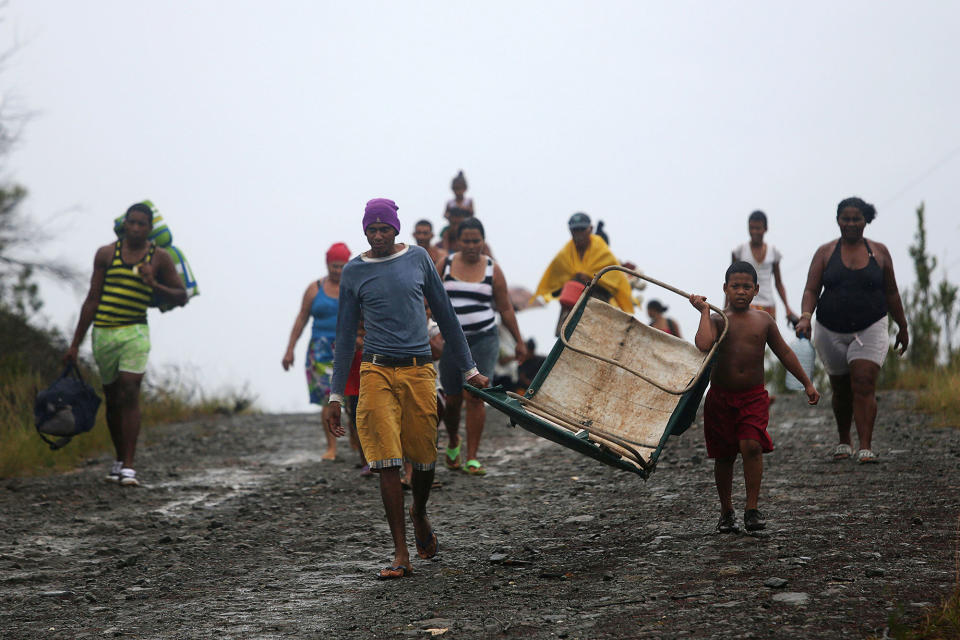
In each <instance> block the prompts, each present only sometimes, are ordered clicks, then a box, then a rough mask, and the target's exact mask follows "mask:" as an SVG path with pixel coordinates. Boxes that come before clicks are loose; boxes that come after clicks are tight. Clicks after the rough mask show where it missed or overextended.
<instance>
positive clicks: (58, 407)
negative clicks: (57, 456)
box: [33, 362, 100, 451]
mask: <svg viewBox="0 0 960 640" xmlns="http://www.w3.org/2000/svg"><path fill="white" fill-rule="evenodd" d="M99 408H100V396H98V395H97V392H96V391H94V390H93V387H91V386H90V385H89V384H87V383H86V382H84V380H83V378H82V377H81V375H80V370H79V369H77V365H76V364H75V363H73V362H71V363H70V364H68V365H67V368H66V369H64V370H63V373H62V374H60V377H59V378H57V379H56V380H55V381H54V383H53V384H51V385H50V386H49V387H47V388H46V389H44V390H43V391H41V392H39V393H38V394H37V399H36V400H35V401H34V403H33V417H34V424H35V425H36V427H37V433H39V434H40V437H41V438H43V441H44V442H46V443H47V444H48V445H50V449H52V450H53V451H56V450H57V449H59V448H61V447H63V446H65V445H66V444H67V443H68V442H70V440H71V439H72V438H73V437H74V436H77V435H80V434H81V433H86V432H87V431H90V429H93V425H94V424H95V423H96V421H97V410H98V409H99ZM47 436H54V437H56V438H57V440H51V439H50V438H48V437H47Z"/></svg>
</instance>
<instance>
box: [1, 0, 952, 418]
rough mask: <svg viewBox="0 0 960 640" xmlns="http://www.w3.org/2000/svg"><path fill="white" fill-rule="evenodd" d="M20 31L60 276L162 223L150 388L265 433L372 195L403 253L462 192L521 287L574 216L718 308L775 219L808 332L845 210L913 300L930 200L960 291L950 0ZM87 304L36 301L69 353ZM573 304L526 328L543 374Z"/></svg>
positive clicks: (477, 6)
mask: <svg viewBox="0 0 960 640" xmlns="http://www.w3.org/2000/svg"><path fill="white" fill-rule="evenodd" d="M3 18H4V23H3V24H2V27H0V28H2V40H0V42H6V43H11V44H15V45H16V46H17V47H18V50H17V52H16V55H15V56H14V57H13V58H12V59H10V60H9V61H8V62H7V64H6V67H5V68H4V69H3V70H2V81H3V82H2V87H3V97H4V99H5V100H6V101H7V103H6V105H7V107H8V108H9V107H11V106H21V107H25V108H28V109H30V110H32V111H35V112H36V115H35V117H34V118H33V120H32V121H31V122H30V123H29V124H28V126H27V128H26V130H25V131H24V133H23V135H22V139H21V142H20V144H19V146H18V148H17V149H16V151H15V153H14V154H13V156H12V158H10V159H9V163H8V164H7V166H6V167H5V169H6V171H7V173H8V174H9V175H10V176H11V177H13V178H14V179H16V180H17V181H19V182H20V183H22V184H23V185H24V186H26V187H27V188H28V189H29V190H30V198H29V200H28V201H27V204H26V207H25V211H26V213H27V214H28V215H29V216H30V217H31V218H32V219H33V220H34V221H35V222H37V223H38V224H41V225H44V226H45V227H46V228H47V229H48V230H50V231H51V232H52V233H54V234H56V239H55V240H54V241H53V242H51V243H49V244H47V245H45V250H46V251H47V253H48V254H49V255H51V256H54V257H60V258H62V259H65V260H67V261H68V262H70V263H72V264H74V265H76V266H77V267H79V268H81V269H83V271H84V274H85V276H84V277H87V276H88V275H89V272H90V270H91V267H92V261H93V254H94V251H95V249H96V247H97V246H99V245H102V244H104V243H106V242H108V241H110V240H111V221H112V219H113V218H114V217H115V216H117V215H120V214H121V213H122V212H123V211H124V210H125V209H126V207H127V206H128V205H130V204H131V203H133V202H135V201H137V200H141V199H143V198H151V199H153V200H154V202H155V203H156V204H157V205H158V207H159V208H160V210H161V212H162V213H163V214H164V217H165V218H166V219H167V221H168V222H169V224H170V225H171V227H172V229H173V233H174V243H175V244H176V245H177V246H179V247H180V248H181V249H183V250H184V252H185V253H186V254H187V256H188V257H189V259H190V261H191V263H192V265H193V267H194V271H195V273H196V276H197V278H198V280H199V282H200V288H201V291H202V294H201V296H200V297H199V298H197V299H195V300H194V301H192V302H191V303H190V304H189V305H188V306H187V307H186V308H184V309H179V310H177V311H175V312H172V313H169V314H164V315H162V316H161V315H160V314H159V313H153V314H152V315H151V319H150V321H151V327H152V335H153V341H154V351H153V353H152V354H151V361H152V363H153V364H154V365H156V366H164V365H167V364H173V363H175V364H178V365H181V366H186V367H188V368H191V369H193V370H195V371H196V372H197V375H198V377H200V379H201V380H202V381H203V384H204V386H205V387H206V388H207V389H208V390H211V391H215V390H219V389H225V388H229V387H239V386H241V385H242V384H244V383H245V382H246V383H249V385H250V387H251V389H253V390H254V391H255V392H256V393H257V394H258V395H259V397H260V404H261V406H262V407H263V408H266V409H269V410H300V409H305V408H306V407H307V406H308V404H307V393H306V387H305V383H304V380H303V374H302V370H301V366H302V363H303V355H304V351H305V349H306V336H304V337H303V338H301V341H300V343H299V344H298V346H297V352H296V354H297V363H296V371H291V372H288V373H284V372H283V371H282V369H281V366H280V360H281V358H282V356H283V351H284V347H285V344H286V340H287V337H288V335H289V331H290V328H291V325H292V323H293V319H294V316H295V314H296V312H297V309H298V305H299V301H300V298H301V296H302V293H303V290H304V289H305V287H306V286H307V284H308V283H309V282H310V281H311V280H313V279H316V278H317V277H319V276H322V275H323V274H324V272H325V265H324V258H323V256H324V253H325V251H326V249H327V248H328V247H329V245H330V244H332V243H333V242H337V241H344V242H346V243H347V244H348V245H349V246H350V248H351V249H353V250H354V251H360V250H363V249H365V248H367V247H366V245H365V242H364V237H363V234H362V230H361V225H360V219H361V216H362V211H363V205H364V203H365V202H366V200H368V199H369V198H372V197H378V196H383V197H390V198H393V199H394V200H396V201H397V203H398V204H399V206H400V218H401V222H402V224H403V225H404V228H403V230H402V232H401V236H402V237H403V238H405V239H409V232H410V231H412V223H413V222H414V221H415V220H416V219H418V218H421V217H427V218H431V219H432V220H433V221H434V222H435V223H436V224H439V223H440V222H441V221H442V217H441V214H442V209H443V203H444V202H445V201H446V199H447V198H448V197H450V191H449V183H450V180H451V178H452V177H453V176H454V175H455V174H456V172H457V170H459V169H463V170H464V171H465V172H466V175H467V179H468V180H469V183H470V191H469V193H468V195H472V196H473V197H474V198H475V199H476V205H477V214H478V217H479V218H480V219H481V220H482V221H483V222H484V224H485V225H486V227H487V232H488V233H487V236H488V240H489V241H490V243H491V245H492V246H493V248H494V251H495V253H496V256H497V258H498V260H499V261H500V263H501V266H502V267H503V270H504V272H505V274H506V276H507V279H508V281H509V282H510V283H511V284H522V285H525V286H527V287H530V288H533V287H534V286H535V285H536V283H537V281H538V279H539V277H540V275H541V273H542V271H543V269H544V268H545V266H546V265H547V263H548V262H549V260H550V259H551V258H552V256H553V255H554V253H556V251H557V250H558V249H559V248H560V247H561V246H562V245H563V243H564V242H566V240H567V239H568V238H569V234H568V233H567V230H566V225H565V221H566V219H567V217H568V216H569V215H570V214H571V213H573V212H575V211H581V210H582V211H585V212H587V213H588V214H590V215H591V216H592V217H593V218H594V220H597V219H602V220H604V221H605V222H606V228H607V230H608V231H609V233H610V236H611V245H612V248H613V250H614V252H615V253H616V254H617V255H618V257H620V258H621V259H630V260H632V261H634V262H635V263H637V264H638V265H639V266H640V268H641V269H643V270H644V271H646V272H647V273H648V274H650V275H652V276H654V277H657V278H660V279H663V280H666V281H668V282H670V283H672V284H675V285H676V286H678V287H680V288H683V289H686V290H688V291H697V292H702V293H704V294H706V295H707V296H709V297H710V298H711V300H712V301H713V302H720V301H721V300H722V295H721V293H720V285H721V284H722V281H723V270H724V269H725V267H726V265H727V263H728V261H729V256H730V250H731V249H732V248H733V247H734V246H735V245H736V244H739V243H741V242H743V241H745V240H747V234H746V217H747V215H748V214H749V213H750V211H752V210H753V209H758V208H759V209H763V210H764V211H766V212H767V214H768V215H769V217H770V232H769V234H768V236H767V240H768V241H769V242H770V243H772V244H774V245H776V246H777V247H779V248H780V250H781V251H782V252H783V254H784V259H783V264H782V269H783V273H784V276H785V279H786V283H787V287H788V296H789V299H790V302H791V304H793V305H794V306H796V307H799V301H800V294H801V291H802V288H803V283H804V278H805V274H806V269H807V266H808V265H809V261H810V258H811V256H812V254H813V251H814V250H815V248H816V247H817V246H818V245H819V244H821V243H823V242H826V241H828V240H830V239H832V238H835V237H836V236H837V235H838V233H837V229H836V226H835V221H834V215H835V207H836V204H837V202H838V201H839V200H841V199H842V198H844V197H847V196H850V195H859V196H861V197H863V198H864V199H866V200H867V201H869V202H873V203H875V204H876V205H877V209H878V216H877V219H876V221H875V222H874V223H873V224H872V225H870V226H869V227H868V229H867V236H868V237H869V238H873V239H876V240H878V241H881V242H884V243H886V244H887V245H888V246H889V247H890V249H891V251H892V253H893V257H894V265H895V267H896V270H897V275H898V278H899V281H900V285H901V289H902V288H903V287H905V286H907V285H909V284H910V283H911V282H912V279H913V270H912V264H911V262H910V258H909V255H908V253H907V247H908V245H909V244H910V243H911V241H912V237H913V232H914V229H915V218H914V213H913V212H914V208H915V207H916V205H917V204H918V203H919V202H920V201H921V200H924V201H926V204H927V212H928V233H929V242H930V247H931V249H932V251H933V252H934V253H935V254H936V255H937V256H938V258H940V259H941V260H942V261H944V263H945V264H946V265H948V266H951V267H952V268H951V271H950V274H951V275H952V276H953V279H954V280H955V281H956V280H958V279H960V278H958V276H960V249H957V241H958V239H960V221H958V216H957V212H958V210H960V207H958V205H960V193H958V191H957V189H956V185H957V182H958V181H957V177H958V175H960V153H958V151H960V124H958V120H957V114H958V113H960V83H958V82H957V69H958V68H960V64H958V62H960V60H958V57H960V56H958V51H957V44H956V37H957V34H958V33H960V4H958V3H955V2H869V1H864V2H781V3H778V2H707V1H703V2H669V3H664V2H660V3H653V2H589V3H588V2H560V1H550V2H483V3H479V2H476V3H463V2H399V3H397V2H336V3H320V2H283V1H278V2H269V3H267V2H243V1H231V2H226V1H223V2H165V3H157V2H139V1H136V2H134V1H120V0H116V1H112V2H105V1H100V2H96V1H87V2H69V1H66V0H63V1H53V0H11V1H10V2H9V4H8V5H7V8H6V10H5V13H4V15H3ZM64 211H67V212H68V213H64V214H60V215H55V214H56V213H57V212H64ZM83 293H85V292H76V291H73V290H71V289H68V288H65V287H62V286H59V285H56V284H54V283H44V286H43V295H44V297H45V299H46V301H47V306H46V308H45V310H44V313H45V317H46V318H47V319H48V321H49V322H50V323H51V324H53V325H56V326H59V327H61V328H63V329H65V330H66V331H68V332H72V330H73V326H74V324H75V322H76V318H77V314H78V311H79V306H80V303H81V301H82V297H83ZM646 295H647V297H648V298H649V297H659V298H660V299H662V300H663V301H664V302H666V303H667V304H668V305H669V306H671V310H670V314H671V315H674V316H675V317H676V318H677V319H678V320H679V321H680V322H681V325H682V327H683V328H684V330H685V331H686V333H687V334H688V335H689V334H690V333H691V332H692V331H693V330H694V329H695V319H696V315H695V312H694V311H693V310H692V309H691V308H690V307H689V305H688V304H687V303H685V302H684V301H683V300H681V299H679V298H676V297H675V296H673V295H672V294H668V293H663V295H660V292H656V293H653V292H651V291H649V290H648V291H647V293H646ZM556 304H557V303H555V302H554V303H552V305H551V306H550V307H548V308H546V309H544V310H538V311H533V312H524V313H522V314H520V316H519V322H520V326H521V330H522V331H523V332H524V333H526V334H530V335H533V336H535V337H536V338H537V339H538V342H539V343H540V345H541V347H542V349H546V348H549V345H550V344H552V341H553V333H552V328H553V323H554V321H555V318H556V314H557V308H556ZM781 310H782V306H781ZM641 317H642V319H643V320H646V317H645V315H643V314H641ZM308 331H309V329H308ZM88 344H89V343H88Z"/></svg>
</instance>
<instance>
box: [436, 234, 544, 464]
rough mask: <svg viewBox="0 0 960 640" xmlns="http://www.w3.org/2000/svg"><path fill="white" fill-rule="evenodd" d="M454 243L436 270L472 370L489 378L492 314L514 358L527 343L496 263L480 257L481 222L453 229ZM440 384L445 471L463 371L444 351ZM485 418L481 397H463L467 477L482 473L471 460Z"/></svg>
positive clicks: (523, 353) (493, 349) (494, 342)
mask: <svg viewBox="0 0 960 640" xmlns="http://www.w3.org/2000/svg"><path fill="white" fill-rule="evenodd" d="M457 241H458V242H459V246H460V251H458V252H457V253H454V254H452V255H450V256H447V257H446V258H444V259H443V261H442V262H440V263H439V264H438V265H437V268H438V270H439V271H440V277H441V279H442V280H443V286H444V288H445V289H446V291H447V295H448V296H449V297H450V302H451V303H453V310H454V311H456V313H457V319H459V320H460V326H461V327H462V328H463V334H464V335H465V336H466V338H467V344H468V345H469V346H470V353H471V354H472V355H473V359H474V361H475V362H476V363H477V368H478V369H479V370H480V373H482V374H483V375H485V376H487V377H492V376H493V367H494V365H495V364H496V362H497V356H498V355H499V352H500V338H499V336H498V329H497V312H499V313H500V317H501V319H502V321H503V324H504V325H505V326H506V328H507V329H508V330H509V331H510V334H511V335H512V336H513V337H514V339H516V341H517V347H516V355H517V360H519V361H520V362H523V360H525V359H526V357H527V347H526V344H525V343H524V340H523V336H521V335H520V328H519V327H518V326H517V317H516V315H515V314H514V312H513V305H512V304H511V303H510V297H509V295H508V294H507V281H506V278H504V276H503V272H502V271H501V270H500V267H499V265H497V263H496V262H494V261H493V259H492V258H490V257H488V256H485V255H483V247H484V232H483V225H482V224H481V223H480V221H479V220H477V219H476V218H468V219H467V220H464V221H463V222H462V223H461V224H460V226H459V227H458V228H457ZM440 384H441V386H442V387H443V392H444V393H445V394H446V396H447V408H446V412H445V414H444V417H443V422H444V424H445V425H446V427H447V433H448V435H449V442H448V446H447V451H446V454H445V455H444V463H445V464H446V466H447V468H448V469H460V468H461V452H460V445H461V444H462V442H461V438H460V433H459V432H460V408H461V406H462V404H463V375H462V373H461V371H460V369H459V368H457V366H456V364H455V363H454V362H453V359H452V358H448V357H447V353H446V352H444V354H443V355H441V356H440ZM485 418H486V407H485V406H484V404H483V401H482V400H480V399H479V398H476V397H475V396H472V395H467V450H466V454H465V456H464V460H465V462H464V463H463V465H462V468H463V470H464V471H466V472H467V473H468V474H470V475H484V474H485V473H486V470H485V469H484V468H483V465H481V464H480V462H479V460H477V450H478V449H479V448H480V437H481V436H482V435H483V422H484V419H485Z"/></svg>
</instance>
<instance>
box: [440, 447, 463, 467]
mask: <svg viewBox="0 0 960 640" xmlns="http://www.w3.org/2000/svg"><path fill="white" fill-rule="evenodd" d="M462 444H463V441H462V440H461V441H460V442H459V443H458V444H457V446H456V447H454V448H452V449H451V448H450V447H447V452H446V453H445V454H444V456H443V464H445V465H446V467H447V469H451V470H453V471H456V470H457V469H459V468H460V445H462Z"/></svg>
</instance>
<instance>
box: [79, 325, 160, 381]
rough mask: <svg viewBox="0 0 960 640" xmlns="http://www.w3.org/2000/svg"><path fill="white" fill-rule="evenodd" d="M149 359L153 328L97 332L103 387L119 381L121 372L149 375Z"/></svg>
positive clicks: (96, 357)
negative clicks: (151, 329) (147, 373)
mask: <svg viewBox="0 0 960 640" xmlns="http://www.w3.org/2000/svg"><path fill="white" fill-rule="evenodd" d="M149 355H150V327H148V326H147V325H145V324H132V325H128V326H126V327H94V328H93V359H94V360H96V361H97V367H98V368H99V369H100V381H101V382H102V383H103V384H110V383H112V382H113V381H115V380H116V379H117V378H118V377H119V375H120V372H121V371H126V372H128V373H146V371H147V356H149Z"/></svg>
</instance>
